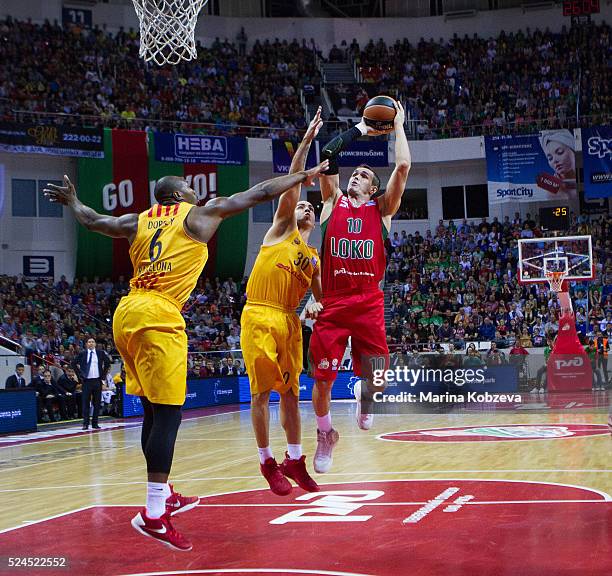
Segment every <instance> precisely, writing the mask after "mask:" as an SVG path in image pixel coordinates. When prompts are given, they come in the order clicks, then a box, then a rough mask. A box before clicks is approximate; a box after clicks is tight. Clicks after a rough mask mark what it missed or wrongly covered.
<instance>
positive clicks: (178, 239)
mask: <svg viewBox="0 0 612 576" xmlns="http://www.w3.org/2000/svg"><path fill="white" fill-rule="evenodd" d="M193 207H194V206H193V204H188V203H186V202H180V203H179V204H171V205H170V206H162V205H161V204H155V205H154V206H153V207H152V208H151V209H150V210H148V211H146V212H141V213H140V215H139V216H138V232H137V233H136V238H135V239H134V242H132V246H131V247H130V259H131V260H132V266H133V267H134V277H133V278H132V280H130V287H131V288H132V289H138V290H152V291H155V292H158V293H160V294H162V295H164V296H166V297H168V298H170V299H171V300H174V301H176V303H177V304H178V305H179V307H181V308H182V307H183V305H184V304H185V302H187V299H188V298H189V295H190V294H191V292H192V290H193V289H194V288H195V285H196V283H197V281H198V278H199V276H200V274H201V273H202V269H203V268H204V265H205V264H206V260H207V259H208V247H207V246H206V244H205V243H203V242H198V241H197V240H194V239H193V238H190V237H189V236H187V233H186V232H185V228H184V227H183V223H184V221H185V218H186V217H187V214H189V211H190V210H191V209H192V208H193Z"/></svg>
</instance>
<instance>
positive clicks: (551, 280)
mask: <svg viewBox="0 0 612 576" xmlns="http://www.w3.org/2000/svg"><path fill="white" fill-rule="evenodd" d="M545 275H546V280H548V284H549V285H550V289H551V290H552V291H553V292H556V293H557V294H558V293H559V292H561V291H562V288H563V281H564V280H565V276H566V273H565V271H564V270H549V271H547V272H546V273H545Z"/></svg>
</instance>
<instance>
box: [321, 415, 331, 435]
mask: <svg viewBox="0 0 612 576" xmlns="http://www.w3.org/2000/svg"><path fill="white" fill-rule="evenodd" d="M317 428H318V429H319V430H321V432H329V431H330V430H331V429H332V423H331V414H330V413H329V412H328V413H327V414H325V416H317Z"/></svg>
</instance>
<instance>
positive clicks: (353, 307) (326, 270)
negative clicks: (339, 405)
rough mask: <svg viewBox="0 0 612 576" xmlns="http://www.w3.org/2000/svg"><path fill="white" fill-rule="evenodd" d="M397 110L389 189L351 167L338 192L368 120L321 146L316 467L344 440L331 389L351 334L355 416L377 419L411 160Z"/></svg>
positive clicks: (313, 367)
mask: <svg viewBox="0 0 612 576" xmlns="http://www.w3.org/2000/svg"><path fill="white" fill-rule="evenodd" d="M395 107H396V115H395V121H394V128H395V168H394V170H393V172H392V174H391V177H390V179H389V182H388V184H387V188H386V190H385V192H384V194H382V193H381V189H380V179H379V177H378V176H377V175H376V173H375V172H374V170H372V168H370V167H369V166H366V165H362V166H358V167H357V168H356V169H355V170H354V171H353V174H352V175H351V177H350V179H349V182H348V186H347V190H346V194H344V193H343V192H342V191H341V190H340V179H339V176H338V166H337V163H336V158H337V156H338V154H339V153H340V151H341V150H342V148H344V147H345V146H347V145H348V144H349V143H350V142H351V141H352V140H354V139H356V138H359V137H360V136H362V135H366V134H369V135H376V134H377V132H375V131H374V130H373V129H372V128H371V127H369V126H366V124H365V122H364V121H363V119H362V120H361V122H359V124H357V125H356V126H354V127H353V128H351V129H350V130H348V131H347V132H344V133H343V134H341V135H340V136H337V137H336V138H334V139H333V140H332V141H331V142H329V143H328V144H326V145H325V146H324V148H323V155H324V156H325V157H327V158H329V159H330V164H331V167H330V170H329V171H328V172H327V173H326V174H325V175H324V176H322V177H321V179H320V183H321V194H322V196H323V210H322V213H321V229H322V231H323V243H322V248H321V258H322V262H323V271H322V286H323V300H322V304H323V310H322V312H321V313H320V314H319V316H318V319H317V322H316V323H315V325H314V331H313V334H312V337H311V339H310V349H309V364H310V372H311V375H312V376H313V377H314V379H315V386H314V388H313V391H312V402H313V405H314V410H315V413H316V416H317V451H316V453H315V458H314V468H315V470H316V471H317V472H327V471H328V470H329V469H330V467H331V464H332V451H333V448H334V446H335V445H336V443H337V442H338V438H339V436H338V432H337V431H336V430H334V429H333V427H332V422H331V415H330V413H329V410H330V401H331V388H332V385H333V383H334V380H335V379H336V376H337V373H338V368H339V366H340V364H341V362H342V357H343V356H344V351H345V349H346V345H347V342H348V338H349V337H350V338H351V346H352V350H351V352H352V356H353V369H354V372H355V375H356V376H358V377H360V378H361V379H362V380H363V381H365V382H366V386H364V387H362V386H361V382H359V383H358V384H357V385H356V386H355V396H356V398H357V399H358V402H357V408H356V419H357V423H358V426H359V427H360V428H361V429H363V430H368V429H369V428H370V427H371V426H372V421H373V416H372V414H369V413H367V412H368V408H369V402H370V400H371V393H372V390H370V386H371V370H372V362H375V363H376V364H377V366H379V367H381V368H384V367H386V366H387V365H388V360H389V350H388V348H387V338H386V333H385V316H384V296H383V292H382V291H381V289H380V282H381V281H382V280H383V278H384V274H385V266H386V258H385V248H384V240H385V238H386V237H387V235H388V234H389V231H390V229H391V219H392V217H393V216H394V214H395V213H396V212H397V211H398V209H399V207H400V204H401V201H402V195H403V193H404V187H405V185H406V180H407V178H408V173H409V171H410V165H411V157H410V149H409V147H408V141H407V140H406V134H405V132H404V109H403V107H402V105H401V104H400V103H399V102H396V103H395ZM362 388H363V391H362ZM362 400H363V401H362ZM362 408H363V409H364V410H363V413H362Z"/></svg>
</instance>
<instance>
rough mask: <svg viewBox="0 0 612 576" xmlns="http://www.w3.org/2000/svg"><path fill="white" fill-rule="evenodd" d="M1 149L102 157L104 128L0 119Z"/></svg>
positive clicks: (55, 154) (5, 150)
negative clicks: (1, 120) (4, 120)
mask: <svg viewBox="0 0 612 576" xmlns="http://www.w3.org/2000/svg"><path fill="white" fill-rule="evenodd" d="M0 150H2V151H4V152H22V153H28V154H51V155H54V156H79V157H81V158H103V157H104V141H103V129H102V128H83V127H78V126H55V125H53V124H50V125H49V124H36V123H16V122H0Z"/></svg>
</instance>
